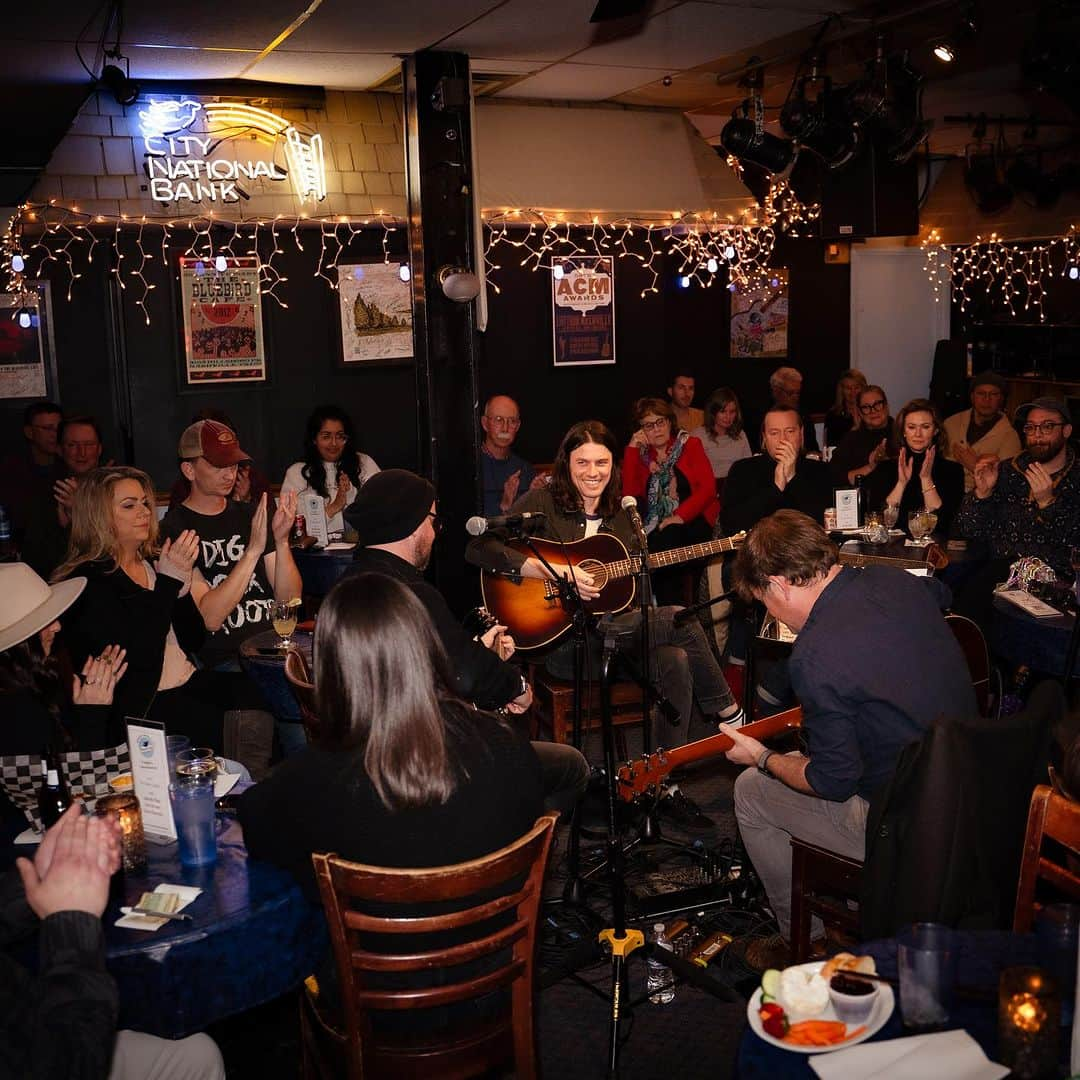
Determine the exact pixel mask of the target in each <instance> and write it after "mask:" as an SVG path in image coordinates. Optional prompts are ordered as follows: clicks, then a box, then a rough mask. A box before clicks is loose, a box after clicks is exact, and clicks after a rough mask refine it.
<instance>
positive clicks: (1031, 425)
mask: <svg viewBox="0 0 1080 1080" xmlns="http://www.w3.org/2000/svg"><path fill="white" fill-rule="evenodd" d="M1016 424H1017V426H1018V427H1019V428H1020V430H1021V431H1022V432H1023V435H1024V443H1025V449H1024V451H1023V452H1022V453H1020V454H1017V455H1016V457H1014V458H1011V459H1010V460H1008V461H998V459H997V458H996V457H994V456H993V455H987V456H985V457H980V458H979V460H978V461H977V462H976V464H975V478H974V486H973V488H972V490H971V491H970V492H968V494H967V495H965V496H964V501H963V502H962V503H961V504H960V513H959V514H958V515H957V518H956V531H957V532H958V533H959V534H960V535H961V536H964V537H967V538H968V539H974V540H985V541H986V543H987V544H988V546H989V548H990V553H991V555H992V557H993V560H994V565H993V570H994V573H993V574H992V575H991V576H993V577H994V579H995V580H997V581H1003V580H1005V577H1006V575H1007V568H1008V565H1009V564H1010V563H1012V562H1014V561H1015V560H1016V559H1019V558H1021V557H1022V556H1025V555H1035V556H1037V557H1038V558H1040V559H1042V560H1043V562H1045V563H1047V564H1048V565H1050V566H1052V567H1053V568H1054V571H1055V572H1056V573H1057V574H1058V575H1059V577H1062V578H1064V579H1066V580H1068V579H1069V578H1070V577H1071V576H1072V569H1071V566H1070V560H1069V548H1070V546H1071V545H1075V544H1077V543H1078V542H1080V468H1078V467H1077V463H1076V450H1075V449H1074V448H1073V447H1072V446H1070V445H1069V438H1070V437H1071V436H1072V431H1073V428H1072V414H1071V413H1070V412H1069V407H1068V406H1067V405H1066V404H1065V403H1064V402H1063V401H1059V400H1058V399H1057V398H1052V397H1041V398H1036V399H1035V400H1034V401H1029V402H1028V403H1027V404H1025V405H1021V406H1020V407H1019V408H1018V409H1017V410H1016Z"/></svg>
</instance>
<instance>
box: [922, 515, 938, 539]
mask: <svg viewBox="0 0 1080 1080" xmlns="http://www.w3.org/2000/svg"><path fill="white" fill-rule="evenodd" d="M923 517H924V518H925V519H926V535H927V536H929V535H930V534H931V533H932V532H933V531H934V530H935V529H936V528H937V511H936V510H927V511H925V512H924V513H923Z"/></svg>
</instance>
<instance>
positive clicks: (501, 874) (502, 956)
mask: <svg viewBox="0 0 1080 1080" xmlns="http://www.w3.org/2000/svg"><path fill="white" fill-rule="evenodd" d="M557 820H558V818H557V815H555V814H545V815H543V816H542V817H540V818H539V819H538V820H537V822H536V824H535V825H534V826H533V827H532V829H531V830H530V831H529V832H528V833H526V834H525V835H524V836H523V837H521V838H520V839H519V840H515V841H514V842H513V843H512V844H509V845H508V846H506V847H504V848H501V849H500V850H498V851H495V852H492V853H491V854H490V855H485V856H484V857H483V858H480V859H474V860H472V861H471V862H466V863H458V864H456V865H450V866H436V867H428V868H422V869H389V868H384V867H377V866H367V865H364V864H363V863H354V862H348V861H346V860H344V859H340V858H338V857H337V856H336V855H332V854H328V855H323V854H319V853H313V854H312V856H311V859H312V863H313V864H314V867H315V877H316V880H317V881H318V883H319V891H320V893H321V894H322V901H323V907H324V909H325V911H326V918H327V923H328V924H329V928H330V940H331V943H332V945H333V948H334V957H335V960H336V962H337V970H338V978H339V981H340V984H341V999H342V1006H343V1016H344V1018H345V1024H346V1028H347V1040H348V1051H347V1054H348V1062H349V1070H350V1076H369V1077H370V1076H376V1075H382V1074H383V1072H384V1071H385V1065H386V1058H385V1057H383V1058H380V1052H381V1051H382V1049H383V1048H382V1047H381V1046H380V1042H379V1039H380V1035H379V1032H378V1028H377V1026H376V1028H375V1029H374V1033H373V1027H372V1023H371V1017H370V1010H402V1009H426V1008H434V1007H440V1006H447V1005H452V1004H454V1003H456V1002H463V1001H468V1000H471V999H475V998H478V997H481V996H483V995H486V994H490V993H492V992H493V991H497V990H500V989H503V988H506V987H508V988H509V990H510V997H511V1007H510V1011H509V1014H508V1015H506V1016H505V1018H503V1019H502V1020H501V1021H500V1023H499V1024H497V1025H495V1027H494V1028H492V1037H494V1036H496V1035H498V1036H499V1038H500V1039H501V1040H502V1041H501V1044H500V1045H507V1046H509V1045H511V1043H510V1042H509V1040H508V1039H507V1038H506V1034H507V1033H508V1032H509V1031H510V1029H511V1028H512V1046H513V1056H514V1059H515V1069H516V1073H517V1075H518V1076H520V1077H531V1076H535V1070H536V1052H535V1044H534V1034H533V1031H534V1024H533V1011H532V995H533V956H534V953H535V945H536V923H537V912H538V911H539V906H540V899H541V886H542V883H543V878H544V870H545V867H546V865H547V857H548V851H549V849H550V846H551V839H552V835H553V830H554V826H555V822H556V821H557ZM373 905H375V906H376V908H375V909H376V910H378V911H379V912H380V914H373V913H372V906H373ZM395 905H400V908H399V910H398V911H397V912H396V913H394V914H382V913H381V912H385V911H386V910H387V908H388V906H389V907H390V909H391V910H393V908H394V906H395ZM418 910H419V911H420V912H424V911H425V910H427V911H437V912H438V913H437V914H418ZM492 920H496V921H495V922H494V923H493V922H492ZM493 926H494V929H493V928H492V927H493ZM447 931H450V932H451V933H452V936H453V938H454V940H455V941H457V942H458V943H457V944H453V945H445V937H442V935H444V934H445V933H446V932H447ZM403 934H406V935H408V938H407V939H406V944H405V945H402V946H399V947H398V949H397V950H396V951H394V950H393V948H392V945H393V942H394V939H395V937H396V939H397V940H398V941H401V940H402V938H401V935H403ZM372 935H376V936H380V937H381V940H379V941H378V944H379V945H380V946H385V947H388V948H389V949H390V951H387V952H383V951H379V952H374V951H372V949H371V944H372V940H373V939H372ZM426 935H440V937H441V941H442V944H441V947H434V946H432V947H430V948H425V947H424V945H423V944H419V945H418V944H417V941H418V940H419V941H421V942H423V941H424V938H425V936H426ZM470 962H481V963H480V964H479V965H477V964H472V966H471V967H466V968H464V969H462V970H458V971H455V970H454V969H455V968H456V966H457V965H463V964H470ZM477 966H480V967H482V973H481V974H476V970H477ZM434 969H443V970H442V974H441V977H439V979H438V985H432V980H431V979H427V980H425V979H423V978H417V980H416V984H415V985H411V986H408V987H407V988H402V989H387V988H386V978H385V975H384V973H397V981H398V982H399V983H400V982H401V981H402V980H401V975H402V973H410V972H411V973H419V972H431V971H433V970H434ZM462 971H464V972H465V973H464V974H463V973H462ZM380 976H384V977H383V978H381V979H380ZM405 981H406V982H407V981H409V980H408V979H407V976H406V979H405ZM431 1042H432V1040H431V1039H427V1040H425V1047H424V1055H425V1056H424V1061H425V1069H426V1074H427V1075H432V1076H441V1075H447V1074H448V1073H449V1071H450V1065H451V1062H452V1060H453V1058H454V1054H455V1053H459V1052H461V1050H462V1049H463V1048H462V1046H461V1044H460V1043H458V1044H456V1045H453V1044H452V1040H448V1043H447V1046H448V1049H447V1052H446V1056H445V1057H443V1058H440V1056H439V1054H440V1052H441V1051H439V1050H438V1049H433V1048H432V1045H431ZM464 1050H465V1051H466V1052H470V1053H475V1052H476V1051H477V1047H476V1045H475V1044H474V1043H467V1044H466V1045H465V1047H464ZM394 1057H395V1059H396V1060H397V1061H398V1062H399V1063H400V1061H401V1053H400V1049H396V1050H395V1053H394ZM396 1075H403V1073H402V1072H401V1071H400V1065H399V1068H398V1071H397V1072H396Z"/></svg>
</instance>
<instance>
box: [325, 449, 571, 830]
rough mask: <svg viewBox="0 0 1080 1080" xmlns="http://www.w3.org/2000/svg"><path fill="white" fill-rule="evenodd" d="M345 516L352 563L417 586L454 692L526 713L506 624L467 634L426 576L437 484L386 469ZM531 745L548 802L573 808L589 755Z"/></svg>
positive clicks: (358, 569)
mask: <svg viewBox="0 0 1080 1080" xmlns="http://www.w3.org/2000/svg"><path fill="white" fill-rule="evenodd" d="M345 518H346V520H347V521H348V523H349V524H350V525H351V526H352V527H353V528H354V529H356V531H357V533H358V534H359V536H360V543H359V544H358V545H357V548H356V553H355V555H354V556H353V566H352V568H351V571H352V572H353V573H364V572H373V573H379V574H385V575H387V576H388V577H392V578H396V579H397V580H398V581H400V582H402V583H403V584H405V585H407V586H408V587H409V588H410V589H412V591H413V592H414V593H415V594H416V596H417V598H418V599H419V600H420V602H421V603H422V604H423V605H424V607H425V608H427V611H428V614H429V615H430V616H431V621H432V622H433V623H434V624H435V630H436V632H437V633H438V635H439V639H440V640H441V641H442V644H443V647H444V648H445V649H446V653H447V656H449V658H450V668H451V671H452V672H453V673H454V675H455V677H456V679H457V685H456V686H455V687H454V689H455V690H456V691H457V693H458V694H460V695H461V697H462V698H464V699H465V700H466V701H471V702H473V703H474V704H475V705H476V706H478V707H479V708H481V709H490V710H503V711H505V712H507V713H510V714H513V715H520V714H521V713H524V712H525V711H526V710H527V709H528V708H529V706H530V705H531V704H532V687H530V686H529V684H528V681H527V680H526V679H525V677H524V676H523V675H522V674H521V672H520V671H519V670H518V669H517V668H515V667H513V666H512V665H511V664H509V663H507V661H508V660H509V659H510V657H511V656H512V655H513V653H514V642H513V639H512V638H510V637H509V635H507V634H506V632H505V631H506V627H505V626H495V627H492V628H491V629H490V630H488V632H487V633H486V634H485V635H484V637H483V639H482V640H477V639H474V638H472V637H470V635H469V634H468V633H467V632H466V630H465V629H464V627H463V626H462V625H461V623H460V622H458V620H457V619H455V618H454V615H453V613H452V612H451V611H450V607H449V605H448V604H447V603H446V600H445V599H444V598H443V595H442V593H440V592H439V590H438V589H436V588H435V586H434V585H432V584H431V583H430V582H428V581H426V580H425V578H424V573H423V572H424V570H425V569H426V568H427V565H428V561H429V559H430V558H431V549H432V546H433V545H434V543H435V538H436V536H437V535H438V526H437V522H438V516H437V515H436V512H435V488H434V487H433V486H432V485H431V484H430V483H429V482H428V481H427V480H425V479H424V478H423V477H420V476H417V475H416V474H415V473H411V472H407V471H406V470H404V469H384V470H383V471H382V472H379V473H376V474H375V475H374V476H373V477H371V479H370V480H368V482H367V483H366V484H365V485H364V486H363V487H362V488H361V489H360V491H359V493H358V494H357V496H356V499H355V500H354V502H353V503H352V505H351V506H350V507H348V508H347V509H346V511H345ZM533 749H534V750H535V751H536V754H537V757H539V758H540V764H541V767H542V768H543V773H544V795H545V800H544V801H545V805H546V806H547V808H548V809H552V810H558V811H560V812H563V811H567V810H570V809H572V807H573V804H574V802H575V801H576V799H577V798H578V796H579V795H580V794H581V793H582V792H583V791H584V790H585V785H586V783H587V782H588V777H589V766H588V763H587V762H586V760H585V758H584V757H583V756H582V755H581V753H580V752H579V751H578V750H575V749H574V748H573V747H572V746H564V745H562V744H560V743H549V742H537V743H533Z"/></svg>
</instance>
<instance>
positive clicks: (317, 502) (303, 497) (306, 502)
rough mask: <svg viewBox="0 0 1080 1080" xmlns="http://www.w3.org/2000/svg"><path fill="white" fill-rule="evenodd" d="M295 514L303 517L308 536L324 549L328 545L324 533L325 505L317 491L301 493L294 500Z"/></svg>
mask: <svg viewBox="0 0 1080 1080" xmlns="http://www.w3.org/2000/svg"><path fill="white" fill-rule="evenodd" d="M296 512H297V513H298V514H303V515H304V522H305V524H306V525H307V531H308V536H313V537H314V538H315V543H316V544H317V545H318V546H319V547H321V548H324V547H326V545H327V544H328V543H329V537H328V536H327V532H326V503H325V502H323V497H322V496H321V495H320V494H319V493H318V492H317V491H301V492H300V494H299V495H298V496H297V499H296Z"/></svg>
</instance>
